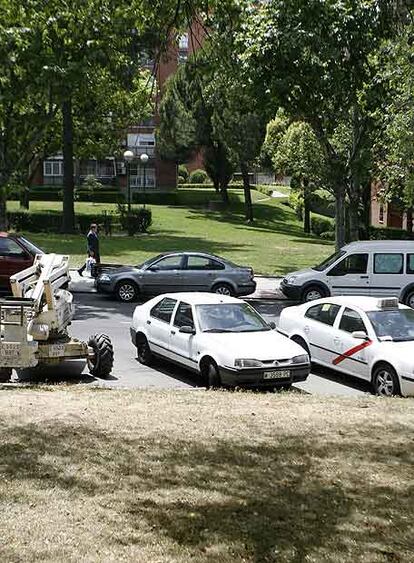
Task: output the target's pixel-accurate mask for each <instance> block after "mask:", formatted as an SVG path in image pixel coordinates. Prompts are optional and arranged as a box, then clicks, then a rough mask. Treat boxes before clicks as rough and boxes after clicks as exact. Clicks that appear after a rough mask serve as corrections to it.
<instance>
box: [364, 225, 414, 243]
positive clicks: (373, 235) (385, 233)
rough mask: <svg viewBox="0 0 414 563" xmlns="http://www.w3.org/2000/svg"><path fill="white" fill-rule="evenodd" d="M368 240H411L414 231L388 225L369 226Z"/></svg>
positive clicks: (413, 236) (413, 237)
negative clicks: (392, 227) (410, 231)
mask: <svg viewBox="0 0 414 563" xmlns="http://www.w3.org/2000/svg"><path fill="white" fill-rule="evenodd" d="M368 237H369V240H413V239H414V233H409V232H408V231H404V230H403V229H390V228H388V227H369V230H368Z"/></svg>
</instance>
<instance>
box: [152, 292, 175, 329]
mask: <svg viewBox="0 0 414 563" xmlns="http://www.w3.org/2000/svg"><path fill="white" fill-rule="evenodd" d="M176 303H177V300H176V299H171V298H170V297H165V298H164V299H162V300H161V301H160V302H159V303H157V304H156V305H155V307H153V308H152V309H151V312H150V315H151V317H154V318H155V319H159V320H160V321H164V322H166V323H169V322H170V321H171V317H172V314H173V311H174V307H175V304H176Z"/></svg>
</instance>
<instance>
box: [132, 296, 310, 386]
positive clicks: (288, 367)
mask: <svg viewBox="0 0 414 563" xmlns="http://www.w3.org/2000/svg"><path fill="white" fill-rule="evenodd" d="M273 329H274V325H273V326H272V325H269V324H268V323H267V322H266V321H265V320H264V319H263V318H262V317H261V316H260V315H259V314H258V313H257V312H256V311H255V310H254V309H253V308H252V307H251V306H250V305H249V304H248V303H246V302H244V301H242V300H240V299H236V298H235V297H227V296H224V295H215V294H211V293H171V294H165V295H160V296H158V297H156V298H154V299H151V300H150V301H147V302H146V303H144V304H143V305H139V306H138V307H136V309H135V312H134V316H133V319H132V326H131V338H132V342H133V344H134V345H135V346H136V347H137V354H138V360H139V361H140V362H141V363H142V364H149V363H150V362H151V359H152V357H153V355H156V356H162V357H163V358H166V359H168V360H171V361H172V362H175V363H176V364H179V365H181V366H183V367H185V368H187V369H190V370H192V371H194V372H196V373H198V374H200V376H201V377H202V378H203V381H204V382H205V383H206V384H207V385H208V386H209V387H217V386H219V385H220V384H223V385H231V386H252V387H256V386H265V387H273V388H275V387H283V388H289V387H290V386H291V384H292V383H293V382H295V381H304V380H305V379H306V378H307V377H308V375H309V371H310V362H309V357H308V355H307V353H306V352H304V350H303V349H302V348H301V346H299V345H298V344H296V343H295V342H292V341H290V340H289V339H288V338H285V337H284V336H282V335H280V334H278V333H277V332H276V331H275V330H273Z"/></svg>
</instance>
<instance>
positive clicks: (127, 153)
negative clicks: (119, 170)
mask: <svg viewBox="0 0 414 563" xmlns="http://www.w3.org/2000/svg"><path fill="white" fill-rule="evenodd" d="M124 160H125V162H126V169H127V190H128V211H131V179H130V177H129V165H130V163H131V162H132V161H133V160H134V153H133V152H132V151H125V152H124Z"/></svg>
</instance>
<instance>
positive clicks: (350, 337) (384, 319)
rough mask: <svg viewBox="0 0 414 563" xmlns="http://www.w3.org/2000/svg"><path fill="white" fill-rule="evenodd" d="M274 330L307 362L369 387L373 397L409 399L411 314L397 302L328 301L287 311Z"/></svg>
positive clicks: (413, 362) (413, 338)
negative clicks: (303, 354) (302, 351)
mask: <svg viewBox="0 0 414 563" xmlns="http://www.w3.org/2000/svg"><path fill="white" fill-rule="evenodd" d="M278 331H279V332H280V333H281V334H283V335H285V336H287V337H289V338H290V339H292V340H293V341H294V342H297V343H298V344H301V346H302V347H303V348H304V349H305V350H306V351H307V352H308V353H309V355H310V357H311V360H312V362H315V363H316V364H320V365H322V366H326V367H329V368H332V369H334V370H337V371H340V372H343V373H345V374H348V375H352V376H355V377H358V378H360V379H364V380H366V381H369V382H371V383H372V386H373V389H374V391H375V393H376V394H377V395H385V396H391V395H399V394H401V395H404V396H409V395H411V396H413V395H414V311H413V310H412V309H411V308H410V307H407V306H406V305H401V304H400V303H398V298H395V297H390V298H382V299H378V298H375V297H361V296H352V297H350V296H346V297H345V296H344V297H331V298H326V299H318V300H316V301H312V302H310V303H305V304H304V305H298V306H297V307H288V308H286V309H284V310H283V311H282V314H281V316H280V322H279V326H278Z"/></svg>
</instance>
